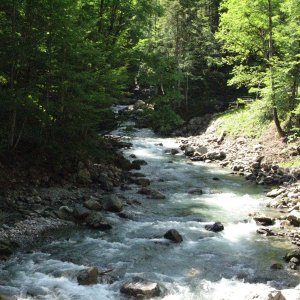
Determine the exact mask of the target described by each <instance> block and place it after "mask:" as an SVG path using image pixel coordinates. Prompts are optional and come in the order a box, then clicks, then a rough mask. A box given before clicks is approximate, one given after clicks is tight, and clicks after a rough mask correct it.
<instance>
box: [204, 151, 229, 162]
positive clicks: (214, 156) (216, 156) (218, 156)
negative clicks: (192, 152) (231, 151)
mask: <svg viewBox="0 0 300 300" xmlns="http://www.w3.org/2000/svg"><path fill="white" fill-rule="evenodd" d="M205 158H206V159H209V160H223V159H225V158H226V153H225V152H223V151H221V152H216V151H211V152H207V153H206V154H205Z"/></svg>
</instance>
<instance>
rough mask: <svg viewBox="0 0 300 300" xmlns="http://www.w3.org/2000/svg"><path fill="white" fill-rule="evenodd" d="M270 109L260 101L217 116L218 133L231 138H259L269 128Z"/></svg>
mask: <svg viewBox="0 0 300 300" xmlns="http://www.w3.org/2000/svg"><path fill="white" fill-rule="evenodd" d="M271 120H272V116H271V115H270V107H268V106H267V105H266V103H265V102H264V101H262V100H257V101H254V102H252V103H251V104H248V105H247V106H246V107H245V108H243V109H236V110H229V111H227V112H225V113H222V114H219V115H218V116H217V126H218V131H219V132H222V131H223V130H224V131H225V132H226V133H228V134H229V135H231V136H234V137H236V136H249V137H260V136H261V135H262V134H263V133H264V131H265V130H266V129H267V128H268V127H269V126H270V123H271Z"/></svg>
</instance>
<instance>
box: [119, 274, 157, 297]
mask: <svg viewBox="0 0 300 300" xmlns="http://www.w3.org/2000/svg"><path fill="white" fill-rule="evenodd" d="M120 292H121V293H122V294H125V295H128V296H132V297H134V298H138V299H149V298H153V297H158V296H159V295H160V293H161V291H160V287H159V284H158V283H156V282H149V281H146V280H143V279H138V280H134V281H133V282H128V283H125V284H124V285H123V286H122V287H121V289H120Z"/></svg>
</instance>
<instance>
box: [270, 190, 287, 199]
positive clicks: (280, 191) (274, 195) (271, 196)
mask: <svg viewBox="0 0 300 300" xmlns="http://www.w3.org/2000/svg"><path fill="white" fill-rule="evenodd" d="M284 192H285V189H281V188H279V189H273V190H272V191H270V192H268V193H267V197H270V198H275V197H277V196H279V195H281V194H282V193H284Z"/></svg>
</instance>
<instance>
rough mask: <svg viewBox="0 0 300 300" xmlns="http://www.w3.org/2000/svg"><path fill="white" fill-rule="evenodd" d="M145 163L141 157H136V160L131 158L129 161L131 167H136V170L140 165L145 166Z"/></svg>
mask: <svg viewBox="0 0 300 300" xmlns="http://www.w3.org/2000/svg"><path fill="white" fill-rule="evenodd" d="M147 164H148V163H147V162H146V161H145V160H142V159H136V160H133V161H132V162H131V165H132V169H136V170H140V169H141V166H145V165H147Z"/></svg>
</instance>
